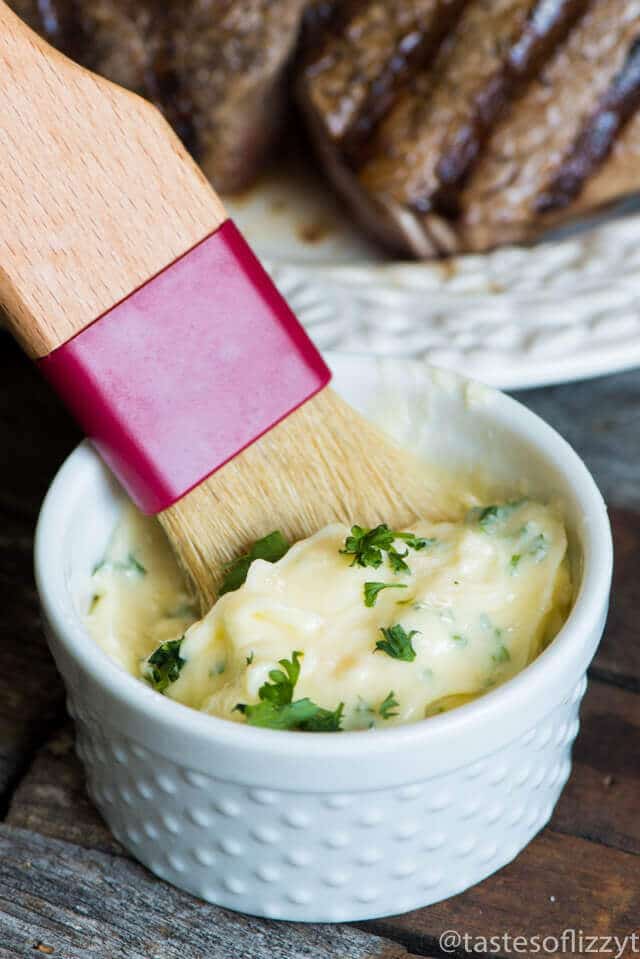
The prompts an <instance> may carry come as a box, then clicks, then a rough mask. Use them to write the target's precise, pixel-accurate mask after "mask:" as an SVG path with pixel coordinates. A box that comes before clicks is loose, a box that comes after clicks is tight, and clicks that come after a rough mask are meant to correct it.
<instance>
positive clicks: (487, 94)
mask: <svg viewBox="0 0 640 959" xmlns="http://www.w3.org/2000/svg"><path fill="white" fill-rule="evenodd" d="M586 6H587V0H538V2H535V3H534V4H533V6H532V7H531V9H530V10H529V12H528V15H527V19H526V21H525V24H524V27H523V29H522V32H521V33H520V34H519V35H518V36H516V37H515V38H514V40H513V43H512V44H511V46H510V48H509V50H508V51H507V54H506V56H505V58H504V60H503V62H502V64H501V65H500V67H499V68H498V69H497V70H496V72H495V73H494V75H493V76H492V77H491V78H490V79H489V80H488V82H487V83H486V84H485V86H484V87H483V88H481V89H480V90H479V91H478V92H477V94H476V95H475V97H474V100H473V103H472V104H471V110H470V116H469V119H468V121H467V122H466V123H464V124H463V125H462V126H461V127H459V128H458V129H457V130H456V131H455V132H454V133H453V134H452V135H451V136H450V137H449V140H448V142H447V143H445V145H444V148H443V151H442V155H441V157H440V159H439V160H438V163H437V165H436V177H437V178H438V180H439V183H440V186H439V187H438V189H437V191H436V194H435V196H434V200H433V203H434V206H435V207H436V208H438V209H439V210H440V211H441V212H443V213H447V214H448V215H450V216H455V215H456V214H457V212H458V209H457V202H456V201H457V194H458V188H459V187H460V185H461V184H462V183H463V182H464V180H465V179H466V177H467V176H468V174H469V172H470V170H471V167H472V165H473V163H474V162H475V160H476V159H477V157H478V154H479V152H480V150H481V148H482V145H483V143H484V141H485V140H486V137H487V135H488V134H489V132H490V129H491V127H492V126H493V124H494V123H495V122H496V120H497V119H498V117H499V116H501V115H502V114H503V113H504V111H505V109H506V108H507V106H508V104H509V103H510V101H512V100H513V99H514V98H515V97H516V96H517V94H518V93H519V91H520V89H521V88H522V87H523V85H524V83H525V82H526V80H527V79H528V78H529V77H530V76H532V75H533V73H534V72H535V71H536V70H537V69H538V68H539V67H540V66H541V65H542V64H543V63H544V62H545V60H546V59H547V58H548V56H549V55H550V54H551V52H552V51H553V49H554V48H555V47H556V46H557V45H558V44H559V43H560V42H561V41H562V40H563V39H564V38H565V37H566V35H567V34H568V32H569V29H570V28H571V26H572V25H573V23H574V22H575V21H576V20H577V18H578V17H579V16H580V15H581V14H582V13H583V11H584V10H585V8H586Z"/></svg>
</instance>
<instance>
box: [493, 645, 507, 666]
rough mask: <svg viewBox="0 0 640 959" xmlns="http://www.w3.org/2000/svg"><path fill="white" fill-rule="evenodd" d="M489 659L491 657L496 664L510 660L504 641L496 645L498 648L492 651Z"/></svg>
mask: <svg viewBox="0 0 640 959" xmlns="http://www.w3.org/2000/svg"><path fill="white" fill-rule="evenodd" d="M491 659H492V661H493V662H494V663H495V664H496V665H500V664H501V663H508V662H510V661H511V654H510V652H509V650H508V649H507V647H506V646H505V645H504V643H501V644H500V645H499V646H498V648H497V650H496V651H495V653H493V655H492V656H491Z"/></svg>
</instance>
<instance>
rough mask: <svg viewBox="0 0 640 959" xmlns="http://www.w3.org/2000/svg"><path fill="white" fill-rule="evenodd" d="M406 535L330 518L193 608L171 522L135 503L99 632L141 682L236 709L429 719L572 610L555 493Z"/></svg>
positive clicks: (256, 719)
mask: <svg viewBox="0 0 640 959" xmlns="http://www.w3.org/2000/svg"><path fill="white" fill-rule="evenodd" d="M467 500H468V497H467ZM354 532H355V535H354ZM411 533H412V534H413V537H409V538H407V536H390V535H389V534H388V533H386V534H385V533H383V534H382V535H378V536H377V537H376V536H375V535H370V536H369V539H368V540H367V539H366V538H364V537H365V535H366V531H363V532H362V533H358V532H357V531H353V530H351V531H350V530H349V529H348V528H347V527H346V526H342V525H339V524H335V525H331V526H328V527H326V528H325V529H323V530H320V531H319V532H318V533H316V534H315V535H314V536H312V537H310V538H308V539H306V540H303V541H301V542H299V543H296V544H294V545H292V546H291V548H290V549H289V550H288V551H287V552H286V554H285V555H284V556H283V557H282V558H281V559H279V560H278V561H276V562H268V561H266V560H265V559H256V560H254V561H253V562H252V563H251V565H250V567H249V569H248V573H247V575H246V581H245V582H244V584H243V585H241V586H240V587H239V588H238V589H235V590H234V591H230V592H227V593H226V594H225V595H223V596H221V597H220V599H219V600H218V601H217V603H216V604H215V605H214V606H213V608H212V609H211V610H210V612H209V613H208V614H207V616H205V617H204V619H202V620H200V621H196V613H195V610H194V607H193V606H192V605H191V604H190V600H189V595H188V592H187V590H186V588H185V584H184V581H183V579H182V577H181V574H180V571H179V569H178V567H177V565H176V563H175V561H174V559H173V556H172V554H171V551H170V549H169V546H168V544H167V542H166V540H165V539H164V536H163V533H162V532H161V530H160V527H159V526H158V524H157V523H156V521H155V520H153V519H149V518H146V517H142V516H141V515H140V514H139V513H137V512H136V511H135V510H134V509H133V507H130V506H128V507H127V508H126V509H125V512H124V514H123V516H122V519H121V521H120V523H119V525H118V528H117V530H116V532H115V534H114V537H113V539H112V542H111V544H110V546H109V549H108V552H107V555H106V557H105V560H104V562H103V563H101V564H99V565H98V567H97V568H96V570H95V571H94V573H93V586H94V590H93V592H94V595H93V599H92V602H91V609H90V611H89V614H88V617H87V622H88V626H89V630H90V632H91V635H92V636H93V638H94V639H95V641H96V642H97V643H98V644H99V645H100V646H102V648H103V649H104V650H105V651H106V652H107V653H108V654H109V655H110V656H111V657H112V658H113V659H114V660H115V661H116V662H118V663H119V664H120V665H121V666H122V667H123V668H124V669H126V670H127V671H128V672H130V673H132V674H133V675H134V676H137V677H138V678H140V679H141V681H145V682H150V683H151V684H152V685H153V686H155V688H156V689H158V691H160V692H162V693H163V694H164V695H166V696H168V697H170V698H172V699H174V700H177V701H179V702H181V703H183V704H185V705H187V706H190V707H192V708H194V709H197V710H201V711H204V712H208V713H211V714H214V715H216V716H220V717H223V718H225V719H229V720H234V721H236V722H251V723H253V724H255V725H267V726H271V727H273V728H288V729H310V730H318V731H320V730H322V731H325V730H331V729H337V728H341V729H345V730H355V729H369V728H376V727H377V728H385V727H388V726H391V725H397V724H401V723H409V722H414V721H418V720H422V719H424V718H428V717H429V716H432V715H435V714H437V713H440V712H444V711H446V710H448V709H451V708H454V707H456V706H458V705H461V704H462V703H464V702H467V701H469V700H470V699H473V698H475V697H477V696H480V695H482V694H483V693H484V692H486V691H488V690H490V689H492V688H494V687H495V686H498V685H500V684H502V683H504V682H505V681H506V680H508V679H510V678H511V677H512V676H514V675H516V674H517V673H519V672H520V671H521V670H522V669H524V668H525V667H526V666H527V665H528V664H529V663H530V662H531V661H532V660H533V659H535V657H536V656H537V655H538V654H539V653H540V652H541V651H542V650H543V649H544V648H545V646H546V645H547V644H548V643H549V642H550V641H551V640H552V639H553V637H554V636H555V635H556V634H557V632H558V630H559V629H560V627H561V626H562V624H563V623H564V621H565V619H566V617H567V615H568V612H569V609H570V605H571V599H572V587H571V576H570V572H569V563H568V560H567V539H566V534H565V529H564V525H563V522H562V519H561V517H560V514H559V513H558V512H557V511H556V510H555V509H554V508H553V507H552V506H549V505H543V504H541V503H538V502H535V501H532V500H528V499H523V500H520V501H516V502H505V503H501V504H495V505H489V506H476V507H473V508H471V509H470V510H467V509H466V508H463V509H462V515H461V516H460V518H459V519H458V520H457V521H455V522H447V523H430V522H426V521H420V522H418V523H416V524H414V525H413V526H412V529H411ZM380 543H384V544H385V545H384V546H383V547H382V548H381V546H380V545H376V544H380ZM345 549H346V552H345ZM363 564H364V565H363ZM234 585H235V584H234ZM238 706H240V708H238Z"/></svg>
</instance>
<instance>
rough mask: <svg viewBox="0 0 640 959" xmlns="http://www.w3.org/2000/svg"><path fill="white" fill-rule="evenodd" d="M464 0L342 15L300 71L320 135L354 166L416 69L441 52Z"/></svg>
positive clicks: (431, 0) (367, 7)
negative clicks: (435, 53)
mask: <svg viewBox="0 0 640 959" xmlns="http://www.w3.org/2000/svg"><path fill="white" fill-rule="evenodd" d="M462 4H463V0H405V2H404V3H401V4H398V3H395V2H393V0H368V2H364V3H362V2H361V3H353V2H352V3H351V4H350V5H349V4H347V6H346V9H344V7H343V8H342V9H339V10H338V12H337V15H334V17H333V19H332V20H331V21H330V22H329V25H328V29H326V30H325V32H324V36H322V37H321V39H320V41H319V42H318V43H317V44H316V46H315V48H314V52H313V55H312V56H309V57H308V59H307V62H306V64H305V67H304V69H303V72H302V77H301V81H300V95H301V98H302V100H303V103H304V105H305V108H306V109H307V110H308V111H309V112H312V113H313V123H314V127H315V128H316V130H317V133H318V135H319V136H322V137H327V138H328V139H329V141H330V142H331V143H332V144H334V145H335V146H336V147H339V149H340V151H341V153H342V155H343V156H345V157H351V158H352V159H354V160H355V158H356V157H357V154H358V147H359V145H360V144H361V143H362V142H363V141H364V140H366V138H367V137H368V136H369V135H370V134H371V132H372V131H373V130H374V129H375V127H376V125H377V123H378V122H379V120H380V119H381V118H382V117H383V116H384V115H385V113H386V112H387V110H388V109H389V108H390V107H391V105H392V104H393V101H394V99H395V96H396V94H397V92H398V90H399V89H400V88H401V86H402V84H403V82H404V81H405V80H406V79H407V78H408V76H409V75H410V73H411V71H412V70H413V69H414V68H415V67H418V66H420V65H421V64H422V63H424V62H425V61H426V60H427V59H428V58H429V57H430V56H431V55H432V54H433V52H434V51H435V50H436V49H437V47H438V45H439V44H440V41H441V40H442V38H443V37H444V35H445V34H446V32H447V31H448V29H449V28H450V27H451V25H452V23H453V22H454V21H455V19H456V17H457V14H458V12H459V10H460V9H461V7H462Z"/></svg>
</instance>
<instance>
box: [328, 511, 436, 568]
mask: <svg viewBox="0 0 640 959" xmlns="http://www.w3.org/2000/svg"><path fill="white" fill-rule="evenodd" d="M397 539H399V540H402V542H403V543H406V545H407V549H406V551H405V552H404V553H399V552H398V550H397V549H396V548H395V546H394V545H393V544H394V542H395V540H397ZM434 542H435V540H433V539H424V538H421V537H419V536H416V535H415V533H405V532H398V531H397V530H393V529H389V527H388V526H387V524H386V523H381V524H380V525H379V526H376V527H375V528H373V529H368V528H367V527H365V526H352V527H351V533H350V535H349V536H347V538H346V539H345V541H344V549H341V550H340V552H341V553H343V554H344V555H345V556H353V561H352V563H351V565H352V566H371V567H372V568H373V569H378V567H379V566H381V565H382V560H383V555H382V554H383V553H386V554H387V560H388V562H389V566H390V567H391V569H392V570H393V571H394V572H395V573H408V572H410V570H409V567H408V566H407V564H406V563H405V561H404V558H405V556H407V555H408V553H409V549H415V550H421V549H426V548H427V547H428V546H432V545H433V544H434Z"/></svg>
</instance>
